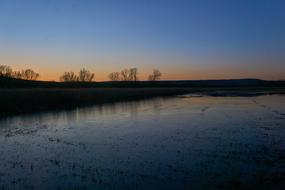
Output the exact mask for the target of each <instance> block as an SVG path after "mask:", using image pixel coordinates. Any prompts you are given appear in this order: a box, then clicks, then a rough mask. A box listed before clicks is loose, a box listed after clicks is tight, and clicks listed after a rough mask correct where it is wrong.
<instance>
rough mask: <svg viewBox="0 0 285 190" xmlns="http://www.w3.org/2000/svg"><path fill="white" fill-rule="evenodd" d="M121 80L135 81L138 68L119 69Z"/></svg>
mask: <svg viewBox="0 0 285 190" xmlns="http://www.w3.org/2000/svg"><path fill="white" fill-rule="evenodd" d="M121 80H122V81H137V80H138V69H137V68H130V69H124V70H122V71H121Z"/></svg>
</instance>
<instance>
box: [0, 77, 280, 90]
mask: <svg viewBox="0 0 285 190" xmlns="http://www.w3.org/2000/svg"><path fill="white" fill-rule="evenodd" d="M259 86H261V87H265V86H275V87H276V86H282V87H285V81H266V80H259V79H226V80H175V81H173V80H169V81H155V82H150V81H137V82H125V81H118V82H49V81H28V80H22V79H14V78H7V77H0V88H1V87H2V88H3V87H5V88H99V87H100V88H104V87H113V88H134V87H138V88H146V87H259Z"/></svg>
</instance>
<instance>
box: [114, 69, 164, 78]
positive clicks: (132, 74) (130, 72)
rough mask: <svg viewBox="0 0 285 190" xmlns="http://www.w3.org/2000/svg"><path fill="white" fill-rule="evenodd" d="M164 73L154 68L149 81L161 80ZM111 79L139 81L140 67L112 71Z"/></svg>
mask: <svg viewBox="0 0 285 190" xmlns="http://www.w3.org/2000/svg"><path fill="white" fill-rule="evenodd" d="M161 76H162V73H161V72H160V71H159V70H158V69H154V70H153V73H152V74H150V75H149V77H148V80H149V81H157V80H160V78H161ZM109 79H110V80H111V81H138V80H139V78H138V69H137V68H130V69H124V70H122V71H121V72H112V73H110V74H109Z"/></svg>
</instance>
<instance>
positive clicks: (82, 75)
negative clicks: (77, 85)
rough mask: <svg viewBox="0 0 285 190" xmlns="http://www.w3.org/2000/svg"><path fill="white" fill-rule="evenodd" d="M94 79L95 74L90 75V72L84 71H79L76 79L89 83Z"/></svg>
mask: <svg viewBox="0 0 285 190" xmlns="http://www.w3.org/2000/svg"><path fill="white" fill-rule="evenodd" d="M94 77H95V74H94V73H91V72H90V71H88V70H86V69H81V70H80V71H79V74H78V79H79V81H81V82H91V81H92V80H93V78H94Z"/></svg>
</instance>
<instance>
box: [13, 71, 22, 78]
mask: <svg viewBox="0 0 285 190" xmlns="http://www.w3.org/2000/svg"><path fill="white" fill-rule="evenodd" d="M12 76H13V78H16V79H22V73H21V71H14V72H13V74H12Z"/></svg>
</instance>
